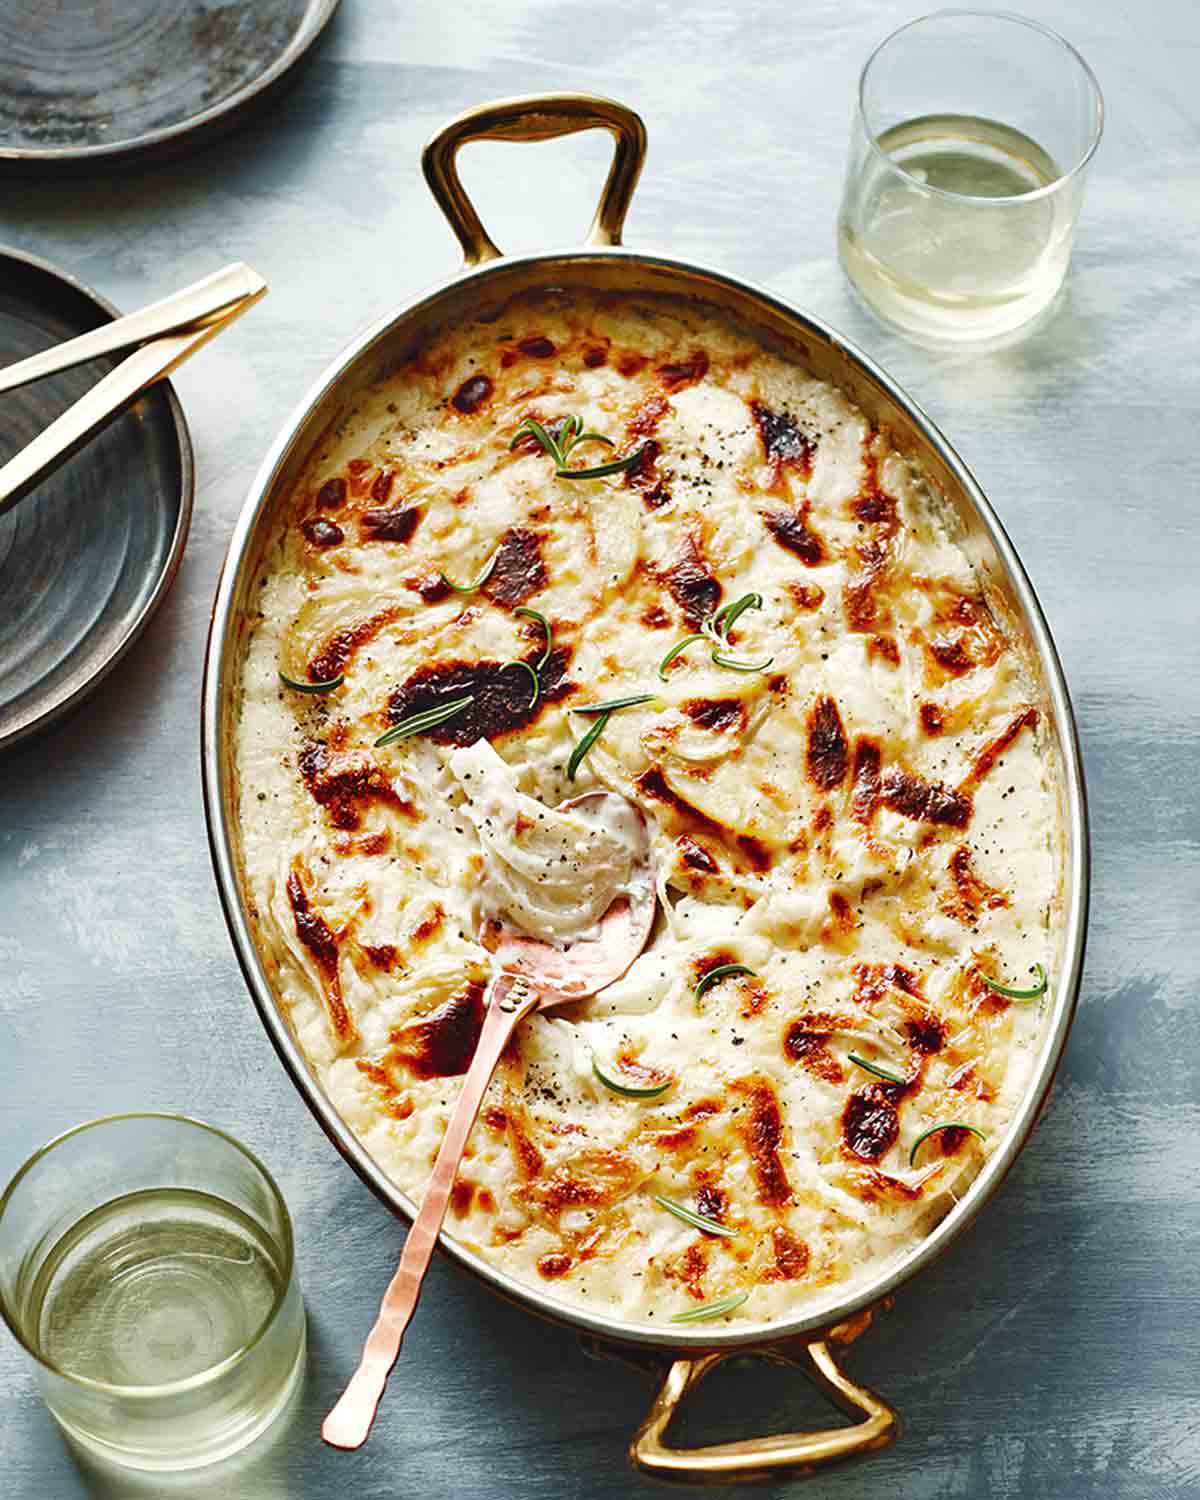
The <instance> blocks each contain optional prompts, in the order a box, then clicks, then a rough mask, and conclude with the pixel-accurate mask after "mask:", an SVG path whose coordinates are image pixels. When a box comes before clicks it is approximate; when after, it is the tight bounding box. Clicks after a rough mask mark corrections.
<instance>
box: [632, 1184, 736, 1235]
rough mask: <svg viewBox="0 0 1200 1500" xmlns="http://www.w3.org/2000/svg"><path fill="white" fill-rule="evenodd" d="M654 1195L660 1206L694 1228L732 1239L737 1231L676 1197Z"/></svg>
mask: <svg viewBox="0 0 1200 1500" xmlns="http://www.w3.org/2000/svg"><path fill="white" fill-rule="evenodd" d="M652 1196H653V1198H654V1201H655V1203H657V1204H658V1206H659V1208H665V1209H666V1211H667V1212H668V1213H669V1214H674V1215H675V1217H676V1218H677V1219H682V1220H683V1222H684V1223H685V1224H690V1225H691V1226H692V1228H693V1229H703V1231H704V1233H705V1234H718V1235H720V1236H721V1238H722V1239H726V1240H731V1239H732V1238H733V1237H734V1234H735V1233H736V1231H735V1230H733V1229H730V1228H729V1226H728V1224H722V1223H720V1222H719V1221H718V1220H717V1219H710V1218H709V1217H708V1215H707V1214H698V1213H697V1212H696V1210H695V1209H694V1208H688V1206H687V1205H686V1204H685V1203H676V1201H675V1199H674V1198H664V1197H663V1195H662V1194H661V1193H654V1194H653V1195H652Z"/></svg>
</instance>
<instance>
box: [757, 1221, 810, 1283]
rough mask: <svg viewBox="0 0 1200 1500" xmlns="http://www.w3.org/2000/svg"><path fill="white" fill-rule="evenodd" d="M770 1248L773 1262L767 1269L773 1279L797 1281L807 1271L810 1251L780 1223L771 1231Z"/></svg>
mask: <svg viewBox="0 0 1200 1500" xmlns="http://www.w3.org/2000/svg"><path fill="white" fill-rule="evenodd" d="M771 1249H772V1252H773V1253H774V1257H775V1264H774V1265H773V1266H772V1267H771V1268H770V1269H769V1270H768V1271H767V1273H766V1274H767V1275H768V1276H769V1277H770V1278H771V1280H773V1281H799V1280H800V1278H801V1277H802V1276H804V1275H806V1274H807V1273H808V1268H809V1265H810V1263H811V1261H812V1253H811V1252H810V1250H809V1248H808V1246H807V1245H806V1244H805V1243H804V1241H803V1240H798V1239H796V1237H795V1236H794V1235H793V1234H790V1233H789V1232H788V1231H787V1230H786V1229H785V1228H784V1227H783V1225H782V1224H777V1225H776V1226H775V1228H774V1229H772V1231H771Z"/></svg>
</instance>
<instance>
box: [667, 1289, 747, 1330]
mask: <svg viewBox="0 0 1200 1500" xmlns="http://www.w3.org/2000/svg"><path fill="white" fill-rule="evenodd" d="M749 1295H750V1293H749V1292H735V1293H734V1294H733V1296H732V1297H721V1298H720V1299H719V1300H718V1301H716V1302H702V1303H701V1304H700V1306H699V1307H690V1308H688V1310H687V1312H681V1313H672V1314H671V1322H672V1323H704V1322H707V1320H708V1319H709V1318H719V1317H721V1316H722V1314H724V1313H727V1312H732V1311H733V1310H734V1308H735V1307H741V1305H742V1303H743V1302H745V1300H746V1298H747V1297H748V1296H749Z"/></svg>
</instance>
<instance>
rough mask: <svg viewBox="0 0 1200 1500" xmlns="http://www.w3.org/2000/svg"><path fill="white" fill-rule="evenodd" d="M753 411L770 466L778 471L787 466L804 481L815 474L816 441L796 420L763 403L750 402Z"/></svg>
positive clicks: (788, 414) (787, 413) (786, 413)
mask: <svg viewBox="0 0 1200 1500" xmlns="http://www.w3.org/2000/svg"><path fill="white" fill-rule="evenodd" d="M750 410H751V412H752V413H753V415H754V421H755V423H756V425H757V427H758V431H759V436H760V437H761V438H762V445H763V452H764V453H765V454H766V456H767V462H768V463H769V464H772V465H773V466H774V467H775V469H776V470H780V469H782V468H784V467H785V466H786V467H788V468H792V469H795V470H796V471H797V472H798V473H799V474H800V475H801V476H802V477H803V478H804V479H807V478H808V477H809V475H810V474H811V473H812V461H813V454H814V453H815V452H816V451H817V445H816V441H815V440H814V439H813V438H810V437H809V436H808V434H807V433H806V432H804V431H802V430H801V428H800V427H799V425H798V424H797V422H796V420H795V418H794V417H793V416H792V415H791V414H790V413H789V412H786V411H772V410H771V408H770V407H769V406H764V405H763V403H762V402H761V401H751V403H750Z"/></svg>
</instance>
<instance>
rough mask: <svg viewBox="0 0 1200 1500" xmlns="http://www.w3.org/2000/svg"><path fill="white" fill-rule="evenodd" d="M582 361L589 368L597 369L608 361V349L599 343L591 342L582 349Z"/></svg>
mask: <svg viewBox="0 0 1200 1500" xmlns="http://www.w3.org/2000/svg"><path fill="white" fill-rule="evenodd" d="M583 362H584V364H585V365H586V366H587V368H588V369H589V370H598V369H600V367H601V366H602V365H604V364H606V363H607V362H608V350H607V349H603V348H601V346H600V345H599V344H591V345H589V347H588V348H586V349H585V350H584V351H583Z"/></svg>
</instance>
